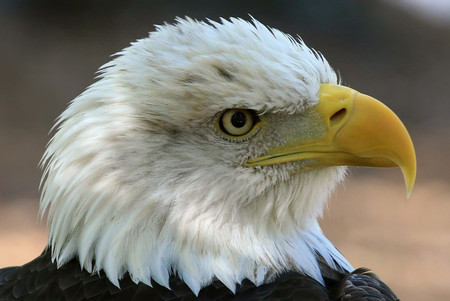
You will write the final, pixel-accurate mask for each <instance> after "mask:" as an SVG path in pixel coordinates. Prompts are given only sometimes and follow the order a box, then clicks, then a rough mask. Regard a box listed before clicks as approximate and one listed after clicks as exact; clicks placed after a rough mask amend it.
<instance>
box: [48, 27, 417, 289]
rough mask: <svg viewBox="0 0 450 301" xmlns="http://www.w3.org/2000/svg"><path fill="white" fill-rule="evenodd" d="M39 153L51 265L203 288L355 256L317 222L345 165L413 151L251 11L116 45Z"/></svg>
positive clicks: (367, 101)
mask: <svg viewBox="0 0 450 301" xmlns="http://www.w3.org/2000/svg"><path fill="white" fill-rule="evenodd" d="M55 127H56V128H57V130H56V133H55V134H54V137H53V138H52V140H51V141H50V143H49V145H48V147H47V150H46V152H45V155H44V157H43V161H42V165H43V166H44V168H45V171H44V177H43V180H42V182H43V185H42V197H41V212H46V211H48V224H49V231H50V234H49V244H48V247H49V248H51V251H52V256H53V260H55V261H56V262H57V263H58V265H63V264H64V263H66V262H67V261H69V260H71V259H73V258H77V259H78V260H79V262H80V264H81V266H82V267H83V268H84V269H86V270H88V271H90V272H94V271H100V270H103V271H104V272H105V273H106V275H107V277H108V278H109V280H111V281H112V282H113V283H115V284H116V285H119V280H120V279H121V278H122V277H123V275H125V274H126V273H128V274H129V275H130V276H131V278H132V279H133V280H134V281H136V282H143V283H146V284H151V280H154V281H156V282H158V283H160V284H162V285H165V286H167V287H168V285H169V284H168V283H169V277H170V275H173V274H176V275H178V276H179V277H180V278H182V279H183V280H184V281H185V282H186V283H187V285H188V286H189V287H190V288H191V289H192V290H193V291H194V292H196V293H198V292H199V290H200V289H201V288H202V287H203V286H205V285H207V284H209V283H211V281H212V280H213V279H214V278H217V279H219V280H220V281H222V282H223V283H224V284H225V285H226V286H227V287H229V288H230V289H231V290H234V288H235V285H236V283H240V282H241V281H242V280H243V279H245V278H247V279H249V280H250V281H252V282H254V283H255V284H257V285H259V284H261V283H264V282H267V281H270V280H271V279H273V277H275V276H276V275H277V274H278V273H281V272H283V271H286V270H295V271H298V272H300V273H303V274H305V275H309V276H311V277H313V278H314V279H316V280H318V281H319V282H323V279H322V276H321V273H320V267H319V263H318V257H320V258H321V259H322V260H324V261H325V262H326V263H327V264H328V265H329V266H331V267H332V268H334V269H336V270H351V269H352V267H351V265H350V264H349V263H348V262H347V260H346V259H345V258H344V257H343V256H342V255H341V254H340V253H339V252H338V251H337V250H336V249H335V247H334V246H333V245H332V244H331V243H330V242H329V241H328V240H327V239H326V237H325V236H324V235H323V233H322V232H321V230H320V227H319V225H318V222H317V219H318V217H320V215H321V213H322V210H323V208H324V206H325V204H326V202H327V199H328V196H329V194H330V192H331V191H332V190H333V189H334V187H335V186H336V184H338V183H339V182H340V181H342V180H343V178H344V176H345V173H346V167H344V166H346V165H364V166H382V167H383V166H385V167H390V166H399V167H401V169H402V171H403V173H404V176H405V180H406V183H407V187H408V189H409V191H410V189H411V188H412V186H413V182H414V177H415V157H414V149H413V147H412V143H411V140H410V138H409V135H408V133H407V131H406V129H405V128H404V126H403V124H402V123H401V122H400V121H399V119H398V118H397V117H396V116H395V115H394V113H392V112H391V111H390V110H389V109H388V108H386V107H385V106H384V105H382V104H381V103H380V102H378V101H376V100H375V99H373V98H371V97H369V96H366V95H364V94H360V93H358V92H356V91H355V90H352V89H350V88H347V87H344V86H341V85H339V80H338V77H337V75H336V73H335V72H334V71H333V69H332V68H331V67H330V65H329V64H328V62H327V61H326V60H325V58H324V57H323V56H322V55H321V54H319V53H318V52H316V51H314V50H312V49H310V48H308V47H307V46H306V45H305V44H304V43H303V41H301V40H296V39H294V38H292V37H291V36H289V35H286V34H284V33H282V32H280V31H278V30H276V29H270V28H267V27H265V26H264V25H262V24H261V23H259V22H258V21H256V20H252V22H247V21H244V20H241V19H230V20H229V21H228V20H221V22H220V23H217V22H213V21H208V22H197V21H194V20H192V19H189V18H186V19H177V22H176V24H174V25H167V24H166V25H163V26H158V27H157V28H156V31H154V32H152V33H150V35H149V37H147V38H144V39H141V40H138V41H136V42H135V43H132V44H131V46H129V47H128V48H126V49H124V50H123V51H121V52H119V53H118V55H117V56H116V57H115V58H114V59H113V60H112V61H111V62H109V63H107V64H105V65H104V66H103V67H102V68H101V71H100V75H99V79H98V81H96V82H95V83H94V84H93V85H91V86H90V87H89V88H88V89H87V90H86V91H85V92H83V93H82V94H81V95H80V96H78V97H77V98H75V99H74V100H73V101H72V102H71V103H70V105H69V106H68V108H67V109H66V110H65V111H64V112H63V113H62V115H61V116H60V118H59V120H58V122H57V124H56V125H55Z"/></svg>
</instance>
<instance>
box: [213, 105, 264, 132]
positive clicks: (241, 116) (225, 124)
mask: <svg viewBox="0 0 450 301" xmlns="http://www.w3.org/2000/svg"><path fill="white" fill-rule="evenodd" d="M257 119H258V117H257V116H256V114H255V112H253V111H251V110H246V109H230V110H227V111H225V112H224V113H223V114H222V115H221V116H220V119H219V127H220V129H221V130H222V132H224V133H225V134H228V135H230V136H233V137H239V136H244V135H245V134H248V133H249V132H250V131H251V130H252V129H253V128H254V126H255V125H256V123H257Z"/></svg>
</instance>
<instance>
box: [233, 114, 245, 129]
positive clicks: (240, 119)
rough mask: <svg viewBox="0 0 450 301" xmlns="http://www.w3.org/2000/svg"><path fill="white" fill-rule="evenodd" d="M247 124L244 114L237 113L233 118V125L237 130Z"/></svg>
mask: <svg viewBox="0 0 450 301" xmlns="http://www.w3.org/2000/svg"><path fill="white" fill-rule="evenodd" d="M246 122H247V117H245V114H244V113H242V112H236V113H234V114H233V116H231V124H232V125H233V126H234V127H235V128H241V127H243V126H244V125H245V123H246Z"/></svg>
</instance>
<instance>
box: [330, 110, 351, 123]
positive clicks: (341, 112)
mask: <svg viewBox="0 0 450 301" xmlns="http://www.w3.org/2000/svg"><path fill="white" fill-rule="evenodd" d="M346 114H347V109H340V110H339V111H337V112H336V113H334V114H333V116H331V117H330V126H334V125H336V124H338V123H340V121H341V120H342V119H343V118H344V117H345V115H346Z"/></svg>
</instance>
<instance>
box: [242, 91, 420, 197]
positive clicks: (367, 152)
mask: <svg viewBox="0 0 450 301" xmlns="http://www.w3.org/2000/svg"><path fill="white" fill-rule="evenodd" d="M304 116H305V118H310V119H311V120H314V122H315V123H318V124H319V125H320V126H319V127H320V128H322V129H324V130H320V131H317V133H315V134H314V135H312V136H311V135H310V136H308V137H307V138H305V137H300V138H299V137H295V136H294V137H293V136H292V135H289V134H286V137H287V138H286V143H283V145H279V146H275V147H273V148H272V149H271V150H269V151H268V153H266V154H264V155H263V156H260V157H257V158H252V159H249V160H248V161H247V163H246V164H245V165H246V166H257V165H270V164H279V163H286V162H291V161H299V160H305V161H307V162H308V164H307V165H306V166H307V167H306V168H304V169H310V168H316V167H322V166H338V165H354V166H372V167H400V169H401V170H402V173H403V177H404V179H405V184H406V189H407V194H408V197H409V195H410V193H411V191H412V189H413V186H414V181H415V178H416V155H415V152H414V146H413V144H412V141H411V138H410V136H409V134H408V131H407V130H406V128H405V126H404V125H403V123H402V122H401V121H400V119H399V118H398V117H397V116H396V115H395V113H394V112H392V111H391V110H390V109H389V108H388V107H387V106H385V105H384V104H382V103H381V102H379V101H378V100H376V99H374V98H372V97H370V96H367V95H364V94H361V93H359V92H357V91H355V90H353V89H350V88H348V87H344V86H339V85H331V84H323V85H322V86H321V89H320V93H319V102H318V103H317V105H315V106H314V107H313V108H311V109H310V110H308V111H307V112H306V113H305V115H304ZM308 116H309V117H308ZM302 170H303V169H302Z"/></svg>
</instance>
